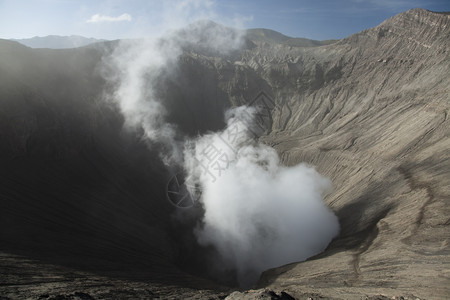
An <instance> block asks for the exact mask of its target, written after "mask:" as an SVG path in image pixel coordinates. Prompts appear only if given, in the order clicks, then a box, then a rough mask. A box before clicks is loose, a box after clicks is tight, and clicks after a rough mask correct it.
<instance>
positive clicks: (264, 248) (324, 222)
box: [185, 107, 339, 286]
mask: <svg viewBox="0 0 450 300" xmlns="http://www.w3.org/2000/svg"><path fill="white" fill-rule="evenodd" d="M254 113H255V109H254V108H251V107H250V108H248V107H238V108H235V109H232V110H230V111H229V112H228V114H229V115H230V117H229V119H228V126H227V128H226V129H225V130H224V131H223V132H220V133H214V134H209V135H205V136H202V137H200V138H199V139H198V140H196V141H195V142H194V145H193V147H192V148H188V151H186V153H185V154H186V160H185V162H186V166H187V167H188V171H189V172H188V174H191V176H192V177H194V179H191V180H193V181H194V182H191V183H190V185H193V184H194V183H195V181H199V182H200V185H201V187H202V190H203V197H202V199H201V201H202V204H203V206H204V209H205V215H204V217H203V220H202V224H201V225H199V226H198V227H197V229H196V235H197V237H198V241H199V242H200V243H201V244H203V245H213V246H215V247H216V248H217V250H218V252H219V254H220V258H219V259H218V261H220V263H219V264H218V265H217V266H216V267H217V268H219V269H222V270H225V269H226V268H229V269H235V270H237V276H238V281H239V283H240V284H241V285H243V286H248V285H250V284H252V283H254V281H255V280H256V279H257V278H258V276H259V274H260V273H261V272H262V271H264V270H266V269H268V268H272V267H276V266H280V265H283V264H286V263H290V262H294V261H302V260H305V259H306V258H308V257H310V256H312V255H314V254H317V253H319V252H321V251H323V250H324V249H325V247H326V246H327V245H328V243H329V242H330V241H331V239H332V238H333V237H334V236H336V235H337V234H338V231H339V224H338V220H337V218H336V216H335V215H334V214H333V213H332V212H331V211H330V210H329V209H328V208H327V207H326V205H325V204H324V202H323V201H322V196H323V194H324V193H326V192H328V191H330V189H331V183H330V181H329V180H328V179H326V178H324V177H322V176H321V175H320V174H319V173H317V172H316V171H315V170H314V169H313V168H312V167H309V166H307V165H305V164H300V165H297V166H294V167H289V168H288V167H284V166H282V165H281V164H280V161H279V157H278V154H277V153H276V151H275V150H274V149H272V148H271V147H268V146H266V145H263V144H261V143H258V142H257V141H255V140H254V139H253V138H252V136H253V131H252V130H250V129H251V126H252V125H253V124H254V120H253V119H252V117H253V116H254ZM236 134H238V136H236ZM219 151H220V152H219ZM217 153H219V154H217ZM213 155H216V156H218V155H220V157H221V158H222V159H219V160H218V162H219V163H218V164H217V165H216V166H215V167H214V166H210V168H209V169H207V168H206V167H205V166H208V165H210V162H211V157H212V156H213ZM221 168H223V169H221ZM214 170H215V172H214V173H212V172H213V171H214ZM218 170H219V171H221V172H217V171H218ZM215 175H216V176H215Z"/></svg>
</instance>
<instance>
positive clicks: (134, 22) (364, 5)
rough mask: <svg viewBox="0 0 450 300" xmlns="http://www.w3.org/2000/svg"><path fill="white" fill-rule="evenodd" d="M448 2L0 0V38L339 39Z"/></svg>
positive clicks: (441, 8) (440, 7)
mask: <svg viewBox="0 0 450 300" xmlns="http://www.w3.org/2000/svg"><path fill="white" fill-rule="evenodd" d="M416 7H422V8H426V9H429V10H434V11H449V10H450V1H449V0H334V1H332V0H277V1H269V0H260V1H257V0H248V1H245V0H240V1H239V0H228V1H225V0H166V1H164V0H158V1H156V0H0V38H29V37H33V36H46V35H72V34H76V35H82V36H86V37H95V38H104V39H118V38H134V37H143V36H154V35H159V34H161V33H162V32H164V31H166V30H168V29H173V28H177V27H180V26H183V25H185V24H187V23H190V22H193V21H195V20H196V19H211V20H214V21H216V22H219V23H222V24H226V25H229V26H234V27H241V28H261V27H262V28H269V29H273V30H276V31H279V32H281V33H283V34H286V35H289V36H294V37H306V38H311V39H318V40H323V39H339V38H343V37H346V36H349V35H351V34H353V33H356V32H359V31H361V30H364V29H366V28H370V27H373V26H376V25H378V24H379V23H381V22H382V21H383V20H385V19H387V18H389V17H391V16H393V15H396V14H398V13H400V12H402V11H405V10H408V9H411V8H416Z"/></svg>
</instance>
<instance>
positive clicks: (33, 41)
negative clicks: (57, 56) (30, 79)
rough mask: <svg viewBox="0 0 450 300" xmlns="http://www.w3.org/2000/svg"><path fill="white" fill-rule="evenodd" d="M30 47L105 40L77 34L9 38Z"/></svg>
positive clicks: (75, 45)
mask: <svg viewBox="0 0 450 300" xmlns="http://www.w3.org/2000/svg"><path fill="white" fill-rule="evenodd" d="M11 40H12V41H16V42H19V43H21V44H22V45H25V46H28V47H30V48H49V49H68V48H78V47H83V46H87V45H89V44H93V43H98V42H103V41H105V40H101V39H94V38H86V37H83V36H79V35H71V36H59V35H48V36H44V37H40V36H35V37H32V38H29V39H11Z"/></svg>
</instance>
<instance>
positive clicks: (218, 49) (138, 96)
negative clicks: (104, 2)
mask: <svg viewBox="0 0 450 300" xmlns="http://www.w3.org/2000/svg"><path fill="white" fill-rule="evenodd" d="M168 3H169V4H172V6H167V7H166V9H167V10H169V11H170V12H171V14H170V15H171V17H170V18H169V17H166V22H167V31H166V32H165V34H164V36H163V37H159V38H145V39H135V40H121V41H120V42H119V43H120V44H119V46H118V47H117V48H116V49H115V51H114V53H113V54H112V55H111V56H110V57H109V59H107V61H106V63H107V65H108V66H109V68H110V70H109V72H108V73H109V74H114V75H113V76H111V75H110V76H109V77H110V78H109V80H111V81H113V82H115V83H116V85H117V89H116V91H115V93H114V97H113V100H114V101H115V102H116V103H117V104H118V106H119V108H120V110H121V112H122V113H123V115H124V116H125V121H126V126H127V127H131V128H141V129H142V130H143V131H144V139H146V140H148V141H150V142H152V143H158V144H160V145H163V146H164V147H165V149H164V154H163V155H162V157H163V160H164V162H165V163H166V164H167V165H169V164H180V165H181V164H182V160H183V158H182V155H183V154H182V151H183V146H182V141H179V140H177V137H176V135H177V130H176V128H175V127H174V125H173V124H169V123H167V122H166V116H167V111H166V108H165V106H164V103H163V102H164V100H163V99H159V98H158V96H157V94H156V93H155V90H156V86H155V85H156V81H157V78H158V77H160V76H161V74H163V73H164V74H170V73H171V72H176V64H177V61H178V58H179V56H180V54H181V53H182V52H183V50H189V51H191V50H193V49H194V50H197V51H205V50H207V51H212V52H213V53H217V54H227V53H229V52H230V51H232V50H236V49H238V48H240V47H241V45H242V43H243V37H244V34H243V31H241V30H237V29H233V28H228V27H225V26H221V25H218V24H216V23H213V22H211V21H206V20H203V19H202V20H197V21H195V22H193V23H190V24H188V25H187V24H185V23H183V21H182V20H184V21H186V20H195V19H194V18H193V15H192V11H193V10H194V9H195V10H196V11H199V12H200V13H201V14H200V16H201V17H205V16H212V15H213V13H212V12H210V13H208V9H209V8H210V7H211V5H212V2H211V1H206V0H184V1H179V2H174V1H169V2H168ZM167 5H168V4H167ZM168 15H169V14H168ZM174 20H177V21H176V22H175V21H174ZM174 23H175V24H183V25H184V26H185V27H184V28H183V29H177V30H175V29H173V27H172V26H173V24H174Z"/></svg>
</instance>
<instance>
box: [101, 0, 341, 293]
mask: <svg viewBox="0 0 450 300" xmlns="http://www.w3.org/2000/svg"><path fill="white" fill-rule="evenodd" d="M188 2H189V1H183V5H187V4H186V3H188ZM194 2H195V5H197V6H198V5H199V1H194ZM207 4H208V5H210V2H209V1H207ZM241 33H242V32H241V31H237V30H231V29H229V28H224V27H222V26H209V24H205V23H204V22H196V23H194V24H192V25H190V26H188V27H187V28H185V29H183V30H178V31H171V32H169V33H168V34H167V35H166V36H165V37H164V38H161V39H143V40H130V41H122V42H121V44H120V46H119V47H118V48H117V49H116V50H115V52H114V53H113V55H112V56H111V58H110V61H109V64H110V66H112V70H110V71H111V72H110V73H112V74H115V75H114V76H115V77H111V78H110V79H111V80H113V82H115V83H116V84H117V89H116V91H115V93H114V99H115V101H116V102H117V104H118V106H119V108H120V110H121V111H122V113H123V114H124V116H125V120H126V125H127V126H128V127H133V128H140V129H142V130H143V132H144V138H145V139H146V140H148V141H149V145H150V147H151V146H152V145H153V144H155V143H157V144H159V145H163V146H164V147H165V150H164V154H161V157H162V159H163V160H164V162H165V163H166V165H167V166H168V167H171V166H178V168H182V169H184V170H185V172H186V174H187V179H186V180H187V183H188V184H189V186H195V185H197V186H200V187H201V189H202V197H201V199H200V201H201V204H202V206H203V208H204V216H203V218H202V220H199V224H198V226H197V228H196V229H195V234H196V237H197V239H198V242H199V243H200V244H201V245H212V246H213V247H214V248H215V249H216V250H217V253H218V257H217V260H216V261H217V266H216V268H217V269H218V270H230V269H232V270H236V272H237V276H238V280H239V282H240V283H241V285H248V284H250V283H253V282H254V281H255V280H256V279H257V276H258V275H259V273H260V272H261V271H263V270H265V269H267V268H271V267H275V266H279V265H283V264H286V263H289V262H293V261H300V260H304V259H306V258H308V257H310V256H312V255H314V254H316V253H318V252H320V251H322V250H323V249H324V248H325V247H326V246H327V244H328V243H329V242H330V240H331V239H332V238H333V237H334V236H336V235H337V233H338V231H339V224H338V221H337V218H336V216H335V215H334V214H333V213H332V212H331V211H330V210H329V209H328V208H327V207H326V205H325V204H324V202H323V200H322V197H323V195H324V193H326V192H328V191H329V190H330V189H331V183H330V181H329V180H328V179H326V178H324V177H322V176H321V175H320V174H318V173H317V172H316V171H315V170H314V168H312V167H309V166H307V165H305V164H300V165H297V166H294V167H284V166H282V165H281V164H280V161H279V157H278V155H277V153H276V151H275V150H274V149H272V148H270V147H268V146H266V145H263V144H261V143H259V142H257V140H256V139H254V138H253V135H252V134H253V132H254V131H253V129H254V127H253V126H254V124H255V122H254V119H253V116H254V115H255V113H257V111H256V109H255V108H253V107H238V108H234V109H231V110H229V111H228V112H226V119H227V127H226V128H225V129H224V130H223V131H222V132H216V133H210V134H207V135H204V136H200V137H198V138H197V139H189V138H187V137H183V136H180V134H179V132H178V131H177V128H176V127H175V126H174V125H173V124H170V123H168V122H167V121H166V116H167V114H168V113H169V112H168V111H167V110H166V107H165V105H164V99H159V98H158V96H157V93H156V92H155V88H156V86H155V85H156V82H157V79H158V77H159V76H162V75H164V76H170V74H171V72H176V65H177V61H178V57H179V55H181V53H182V52H183V51H184V50H185V49H190V48H192V47H194V48H195V49H200V50H208V51H212V52H214V53H221V54H223V53H227V52H229V51H231V50H234V49H237V48H239V47H240V45H241V44H242V40H243V39H242V34H241ZM212 158H214V159H215V160H216V161H215V164H212ZM211 175H213V176H211Z"/></svg>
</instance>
